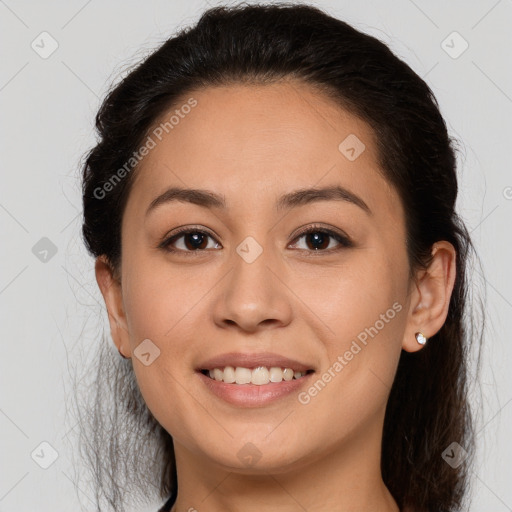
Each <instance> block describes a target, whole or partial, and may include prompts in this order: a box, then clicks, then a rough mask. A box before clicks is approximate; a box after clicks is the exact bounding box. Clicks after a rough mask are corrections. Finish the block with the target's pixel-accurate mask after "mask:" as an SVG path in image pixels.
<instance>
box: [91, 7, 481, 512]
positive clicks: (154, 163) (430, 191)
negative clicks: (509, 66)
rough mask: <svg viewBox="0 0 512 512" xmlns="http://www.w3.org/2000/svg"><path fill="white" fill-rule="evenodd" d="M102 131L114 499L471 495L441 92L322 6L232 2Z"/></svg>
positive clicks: (459, 232) (132, 89) (162, 56)
mask: <svg viewBox="0 0 512 512" xmlns="http://www.w3.org/2000/svg"><path fill="white" fill-rule="evenodd" d="M96 124H97V129H98V132H99V141H98V144H97V145H96V146H95V147H94V148H93V149H92V150H91V151H90V153H89V154H88V157H87V160H86V162H85V165H84V170H83V172H84V183H83V202H84V223H83V235H84V239H85V243H86V246H87V248H88V250H89V251H90V253H91V254H92V255H93V256H94V257H95V258H96V265H95V271H96V278H97V282H98V285H99V288H100V290H101V292H102V295H103V298H104V300H105V304H106V307H107V310H108V316H109V322H110V331H111V335H112V339H113V341H114V344H115V347H116V348H117V350H118V351H119V353H120V354H121V356H123V358H125V359H121V360H120V361H119V362H115V363H112V364H111V366H109V363H108V359H105V357H107V356H106V355H105V354H106V352H103V353H102V357H101V364H100V369H99V373H98V378H99V382H100V387H101V383H103V384H107V385H108V386H110V391H111V392H112V396H113V404H112V406H113V408H114V409H113V412H112V411H108V410H106V408H105V407H102V405H101V404H103V403H104V401H105V400H106V399H107V396H106V394H105V392H98V396H97V402H96V408H95V411H96V414H95V415H94V416H93V427H94V435H93V437H92V438H90V440H89V444H88V445H87V446H90V444H91V442H92V445H93V448H94V449H93V450H92V453H91V450H89V457H91V460H92V462H93V463H94V469H95V473H96V477H97V480H98V497H100V496H103V498H104V499H106V500H107V501H108V502H109V504H110V505H111V507H112V509H113V510H124V508H123V503H124V501H125V500H126V499H127V496H126V493H127V491H126V489H125V488H124V487H128V486H129V485H132V484H133V482H134V481H135V479H136V478H137V481H138V482H142V483H139V484H138V485H139V488H140V489H142V488H143V487H144V484H145V483H146V484H147V485H151V484H153V485H157V486H158V491H159V496H160V497H161V498H162V499H164V498H165V499H167V501H166V503H165V505H164V506H163V507H162V508H161V509H160V510H161V511H169V510H171V511H172V512H175V511H178V510H179V511H182V510H190V511H192V510H198V511H200V512H202V511H221V510H222V511H229V510H244V511H252V510H258V511H264V510H272V511H295V510H308V511H326V510H329V511H347V510H353V511H356V510H357V511H382V512H396V511H399V510H400V511H405V510H407V511H414V512H418V511H436V512H438V511H452V510H457V509H459V508H460V507H461V506H462V505H463V504H464V503H465V502H464V500H465V497H466V491H467V484H468V474H469V471H470V461H471V455H472V454H473V438H472V436H471V432H472V430H471V429H472V415H471V412H470V407H469V404H468V400H467V375H466V374H467V361H466V354H467V351H468V347H469V345H470V343H471V338H472V334H471V332H470V331H469V329H468V325H466V324H465V323H464V315H465V312H466V311H467V304H466V293H467V281H466V261H467V259H468V254H469V253H468V251H469V250H470V249H471V247H472V246H471V240H470V237H469V235H468V232H467V230H466V228H465V226H464V224H463V222H462V221H461V220H460V218H459V217H458V215H457V213H456V212H455V201H456V197H457V177H456V168H455V156H454V150H453V148H452V144H451V141H450V138H449V136H448V134H447V130H446V126H445V122H444V120H443V118H442V116H441V114H440V112H439V109H438V106H437V103H436V100H435V98H434V96H433V94H432V92H431V91H430V89H429V88H428V86H427V85H426V84H425V82H423V80H421V79H420V78H419V77H418V76H417V75H416V74H415V73H414V72H413V71H412V70H411V69H410V68H409V67H408V66H407V65H406V64H405V63H404V62H402V61H401V60H399V59H398V58H397V57H396V56H394V55H393V54H392V52H391V51H390V50H389V49H388V48H387V47H386V46H385V45H384V44H383V43H381V42H379V41H378V40H376V39H375V38H373V37H370V36H368V35H365V34H363V33H361V32H358V31H356V30H355V29H354V28H352V27H350V26H349V25H347V24H346V23H344V22H342V21H339V20H337V19H334V18H332V17H330V16H329V15H327V14H326V13H324V12H322V11H321V10H319V9H318V8H315V7H312V6H308V5H305V4H302V5H298V4H293V5H288V4H281V5H275V6H263V5H259V6H258V5H252V6H243V5H241V6H237V7H231V8H225V7H217V8H213V9H210V10H208V11H206V12H205V13H204V14H203V16H202V17H201V19H200V20H199V22H198V23H197V24H196V25H195V26H194V27H192V28H190V29H187V30H182V31H181V32H180V33H179V34H178V35H176V36H175V37H172V38H170V39H169V40H168V41H166V42H165V43H164V44H163V45H162V46H161V47H160V48H159V49H158V50H157V51H155V52H154V53H153V54H152V55H150V56H149V57H148V58H147V59H146V60H145V61H144V62H142V63H141V64H140V65H139V66H138V67H137V68H136V69H134V70H133V71H131V72H130V73H129V74H128V75H127V76H126V77H125V78H124V80H123V81H122V82H121V83H120V84H119V85H117V86H116V87H115V88H114V89H113V90H112V91H111V92H110V93H109V94H108V96H107V98H106V99H105V101H104V103H103V105H102V107H101V109H100V111H99V113H98V116H97V121H96ZM107 416H108V417H109V418H110V417H113V418H114V419H113V421H112V425H113V427H114V428H112V425H110V427H111V430H110V431H108V430H107V429H108V427H107V425H109V423H108V420H107V419H106V417H107ZM84 435H86V437H87V433H85V434H84ZM91 439H92V441H91ZM105 443H106V444H105ZM123 443H125V444H123ZM105 447H106V448H107V449H108V450H109V451H108V455H105V456H104V457H103V458H102V457H101V456H98V454H99V453H103V452H102V450H105V449H106V448H105ZM123 479H124V480H123ZM144 479H145V480H144ZM121 480H123V484H124V483H125V482H127V483H126V485H125V486H124V487H123V485H122V484H121V483H120V482H121ZM145 491H146V493H147V494H149V490H148V489H147V488H146V489H145ZM98 499H100V498H98ZM164 501H165V500H164Z"/></svg>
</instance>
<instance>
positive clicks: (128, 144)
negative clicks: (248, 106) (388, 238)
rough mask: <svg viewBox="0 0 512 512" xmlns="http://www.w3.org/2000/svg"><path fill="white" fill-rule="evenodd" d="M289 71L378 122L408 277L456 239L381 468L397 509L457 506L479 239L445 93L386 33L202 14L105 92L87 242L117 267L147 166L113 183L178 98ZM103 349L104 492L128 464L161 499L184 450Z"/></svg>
mask: <svg viewBox="0 0 512 512" xmlns="http://www.w3.org/2000/svg"><path fill="white" fill-rule="evenodd" d="M281 79H295V80H299V81H302V82H305V83H307V84H309V85H310V86H311V87H314V88H316V89H317V90H318V91H321V92H323V93H324V94H326V95H328V96H329V97H330V98H332V99H333V100H334V101H336V102H337V103H338V104H339V105H340V106H341V107H342V108H344V109H347V110H349V111H350V112H351V113H353V114H355V115H357V116H358V117H359V118H361V119H363V120H364V121H366V122H367V123H368V124H369V125H370V126H371V127H372V129H373V131H374V133H375V139H376V141H377V146H378V152H379V158H380V162H379V164H380V168H381V171H382V173H383V175H384V176H385V177H386V179H387V180H388V181H389V182H390V183H391V184H392V185H393V186H394V187H395V188H396V190H397V191H398V194H399V196H400V198H401V201H402V203H403V207H404V210H405V221H406V229H407V240H406V245H407V251H408V256H409V262H410V275H411V277H412V276H413V275H414V273H415V271H416V270H418V269H421V268H426V267H427V266H428V264H429V261H430V254H431V248H432V245H433V244H434V243H435V242H436V241H439V240H447V241H448V242H450V243H451V244H453V246H454V247H455V249H456V251H457V257H456V281H455V286H454V290H453V294H452V297H451V301H450V306H449V312H448V317H447V319H446V322H445V324H444V325H443V327H442V328H441V330H440V331H439V332H438V333H437V334H436V335H435V336H433V337H432V338H431V339H430V340H429V342H428V343H427V345H426V346H425V347H424V348H423V349H422V350H420V351H418V352H416V353H407V352H405V351H402V354H401V358H400V361H399V366H398V370H397V374H396V378H395V380H394V383H393V387H392V390H391V393H390V397H389V402H388V404H387V411H386V416H385V422H384V432H383V445H382V468H381V469H382V475H383V479H384V482H385V484H386V486H387V487H388V488H389V490H390V492H391V493H392V494H393V496H394V498H395V499H396V501H397V503H398V504H399V506H400V507H401V508H403V507H406V506H407V507H412V508H413V510H415V511H436V512H448V511H454V510H458V509H459V508H460V507H461V506H462V504H463V501H464V497H465V494H466V490H467V487H468V476H469V473H470V467H471V461H472V455H473V451H474V439H473V437H474V436H473V419H472V413H471V411H470V404H469V402H468V384H469V381H468V357H469V351H470V347H471V345H472V343H474V342H477V343H478V344H479V343H480V341H481V335H480V336H479V335H478V334H476V335H475V333H474V329H473V324H472V322H471V318H470V317H471V313H469V307H468V304H467V302H468V298H469V297H468V282H467V268H466V264H467V262H468V260H469V253H470V251H474V249H473V247H472V243H471V239H470V236H469V233H468V231H467V229H466V227H465V225H464V223H463V221H462V220H461V219H460V218H459V216H458V215H457V213H456V211H455V202H456V198H457V188H458V186H457V175H456V159H455V152H454V147H453V146H454V144H453V141H452V140H451V139H450V137H449V135H448V133H447V128H446V125H445V122H444V120H443V118H442V116H441V114H440V112H439V108H438V104H437V102H436V99H435V98H434V95H433V93H432V91H431V90H430V88H429V87H428V85H427V84H426V83H425V82H424V81H423V80H422V79H421V78H420V77H419V76H418V75H417V74H416V73H414V72H413V71H412V69H411V68H410V67H409V66H408V65H406V64H405V63H404V62H403V61H402V60H400V59H399V58H397V57H396V56H395V55H394V54H393V53H392V52H391V51H390V49H389V48H388V47H387V46H386V45H385V44H383V43H382V42H380V41H379V40H377V39H376V38H374V37H371V36H369V35H366V34H364V33H362V32H359V31H358V30H356V29H354V28H353V27H351V26H350V25H348V24H347V23H344V22H343V21H340V20H338V19H336V18H334V17H331V16H330V15H328V14H326V13H325V12H323V11H321V10H320V9H318V8H316V7H313V6H310V5H306V4H297V3H294V4H280V5H264V4H260V5H254V4H252V5H244V4H240V5H237V6H232V7H215V8H212V9H209V10H207V11H206V12H204V13H203V14H202V16H201V18H200V19H199V21H198V23H197V24H196V25H195V26H193V27H191V28H187V29H183V30H181V31H180V32H179V33H178V34H176V35H175V36H174V37H171V38H170V39H168V40H167V41H165V42H164V43H163V44H162V45H161V46H160V47H159V48H158V49H157V50H156V51H154V52H153V53H152V54H151V55H150V56H149V57H147V58H145V60H144V61H143V62H142V63H140V64H139V65H138V66H137V67H135V68H134V69H133V70H132V71H131V72H130V73H129V74H128V75H127V76H126V77H125V78H124V79H123V80H122V81H121V82H120V83H119V84H117V85H116V86H115V87H114V88H113V89H112V90H111V91H110V92H109V94H108V95H107V97H106V98H105V100H104V102H103V104H102V106H101V108H100V110H99V112H98V114H97V117H96V128H97V132H98V135H99V140H98V142H97V144H96V146H95V147H94V148H93V149H92V150H91V151H90V152H89V153H88V155H87V158H86V161H85V164H84V167H83V208H84V221H83V237H84V240H85V244H86V247H87V249H88V250H89V252H90V253H91V254H92V255H94V256H99V255H106V257H107V259H108V261H109V262H110V263H111V265H112V268H113V269H114V270H115V271H117V272H119V271H120V263H121V249H122V247H121V219H122V216H123V210H124V206H125V204H126V200H127V197H128V194H129V193H130V187H131V184H132V183H133V178H134V175H135V173H136V171H137V170H138V166H137V165H133V166H132V167H133V168H130V169H129V172H126V173H122V179H120V180H118V182H116V184H115V186H113V187H108V191H107V192H105V190H106V188H105V187H104V185H105V183H107V182H109V180H111V178H112V176H113V175H115V174H116V173H118V170H119V169H121V168H123V166H125V167H124V168H125V170H126V162H128V161H130V158H131V157H132V155H133V154H134V152H136V151H137V150H138V148H139V147H140V146H141V144H143V143H144V140H145V139H146V137H147V136H148V133H150V130H151V128H152V127H153V126H154V125H155V123H156V122H157V120H159V119H160V118H161V116H162V115H163V114H165V113H166V112H168V111H169V109H170V108H172V107H174V106H176V105H178V104H179V103H178V100H180V99H182V98H184V97H186V95H187V94H189V93H190V91H193V90H198V89H201V88H205V87H208V86H211V85H229V84H232V83H242V82H243V83H254V84H262V83H269V84H270V83H274V82H276V81H278V80H281ZM118 176H119V173H118ZM100 189H101V190H102V191H103V192H101V194H100V193H98V190H100ZM104 192H105V193H104ZM103 345H105V343H104V344H103ZM102 350H103V352H102V355H101V357H100V359H99V362H98V369H97V372H98V373H97V382H98V391H97V394H96V395H95V397H94V404H93V407H94V409H93V414H92V415H91V416H89V417H88V419H89V420H91V421H92V423H91V425H90V430H91V431H94V435H92V436H90V437H89V438H87V439H88V441H87V443H86V446H87V450H86V451H87V456H88V457H89V458H90V461H91V463H92V465H93V466H94V471H95V475H96V479H97V483H98V494H97V498H98V500H99V498H100V495H103V497H104V498H106V499H107V501H108V502H109V503H110V505H111V506H112V508H113V509H114V510H122V507H121V505H120V503H121V501H122V499H123V498H122V494H123V493H122V492H121V484H120V483H119V479H121V477H122V476H123V475H124V477H123V478H124V480H123V482H125V481H127V484H126V485H127V486H128V485H139V487H143V485H148V484H150V482H151V481H158V482H159V486H158V492H159V496H160V497H162V498H164V497H166V496H167V495H168V494H169V493H170V492H171V491H172V490H173V489H175V486H176V472H175V462H174V451H173V445H172V438H171V436H170V435H169V434H168V433H167V432H166V431H165V430H164V429H163V428H162V427H161V426H160V425H159V424H158V422H157V421H156V420H155V419H154V418H153V416H152V415H151V413H150V412H149V411H148V410H147V407H146V406H145V404H144V401H143V400H142V398H141V396H140V393H139V391H138V388H137V385H136V383H135V379H134V376H133V371H132V369H131V363H130V362H129V361H123V360H118V359H115V360H114V359H110V360H109V359H108V357H107V355H106V354H107V351H106V349H105V348H104V347H103V348H102ZM116 355H117V354H116ZM108 361H110V363H109V362H108ZM101 386H103V388H101ZM105 387H106V388H107V389H106V390H105V389H104V388H105ZM109 393H110V396H114V399H113V400H112V403H111V404H110V406H109V408H108V409H107V408H105V407H103V406H102V405H101V404H102V403H104V401H105V400H106V395H107V394H109ZM107 416H108V418H109V419H110V420H111V423H109V424H108V425H109V426H108V427H107V419H106V417H107ZM112 418H113V419H112ZM121 418H122V421H121ZM129 429H131V430H133V432H130V433H129V435H128V434H127V432H128V430H129ZM127 436H128V437H127ZM130 436H131V437H130ZM136 437H137V438H136ZM130 439H131V441H130ZM454 441H455V442H457V443H459V444H460V445H461V446H462V447H463V448H464V449H465V450H466V452H467V453H468V457H467V458H466V459H465V461H464V463H462V464H461V465H459V466H458V467H455V468H454V467H452V466H451V465H449V464H448V463H447V462H446V461H445V460H444V458H443V456H442V454H443V452H444V450H445V449H446V448H447V447H448V446H449V445H450V444H451V443H452V442H454ZM122 443H124V444H122ZM106 450H108V451H107V452H106ZM105 452H106V453H105ZM120 452H122V453H120ZM130 457H132V458H131V459H130ZM135 463H136V464H135ZM143 472H145V476H142V475H141V473H143ZM128 474H131V475H132V477H133V478H132V477H127V475H128ZM130 478H132V479H135V478H137V479H138V482H139V483H138V484H136V483H135V482H134V481H130ZM144 478H146V480H144ZM123 491H126V489H124V490H123ZM146 491H147V489H146Z"/></svg>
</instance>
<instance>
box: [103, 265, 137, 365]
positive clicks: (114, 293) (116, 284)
mask: <svg viewBox="0 0 512 512" xmlns="http://www.w3.org/2000/svg"><path fill="white" fill-rule="evenodd" d="M94 270H95V274H96V282H97V283H98V286H99V288H100V291H101V294H102V296H103V300H104V301H105V306H106V308H107V313H108V321H109V324H110V333H111V335H112V339H113V341H114V344H115V345H116V347H117V349H118V351H119V353H120V354H121V356H123V357H124V358H128V357H130V356H131V350H130V343H129V337H128V329H127V323H126V315H125V311H124V306H123V296H122V289H121V282H120V280H119V279H116V277H115V276H114V271H113V269H112V266H111V265H110V263H109V262H108V261H107V259H106V257H105V256H104V255H102V256H99V257H98V258H97V259H96V263H95V266H94Z"/></svg>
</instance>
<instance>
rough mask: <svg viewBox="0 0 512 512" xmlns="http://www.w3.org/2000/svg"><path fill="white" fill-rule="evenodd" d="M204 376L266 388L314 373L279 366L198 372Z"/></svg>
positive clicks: (227, 368)
mask: <svg viewBox="0 0 512 512" xmlns="http://www.w3.org/2000/svg"><path fill="white" fill-rule="evenodd" d="M198 371H199V372H200V373H202V374H203V375H204V376H206V377H208V378H209V379H211V380H215V381H217V382H224V383H225V384H233V385H238V386H243V385H247V384H252V385H256V386H264V385H266V384H271V383H276V384H279V383H280V382H283V381H285V382H289V381H292V380H300V379H303V378H304V377H305V376H306V375H309V374H311V373H314V370H313V369H308V370H305V371H300V370H298V369H293V368H287V367H279V366H270V367H267V366H256V367H254V368H248V367H243V366H236V367H234V366H224V367H217V368H211V369H208V368H203V369H201V370H198Z"/></svg>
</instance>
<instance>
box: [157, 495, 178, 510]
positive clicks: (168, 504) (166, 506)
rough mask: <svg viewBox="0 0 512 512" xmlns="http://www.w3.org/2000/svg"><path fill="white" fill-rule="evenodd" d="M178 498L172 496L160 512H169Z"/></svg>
mask: <svg viewBox="0 0 512 512" xmlns="http://www.w3.org/2000/svg"><path fill="white" fill-rule="evenodd" d="M176 497H177V495H176V494H171V495H170V496H169V499H168V500H167V501H166V502H165V504H164V506H163V507H162V508H160V509H159V510H158V512H169V511H170V510H171V507H172V506H173V505H174V502H175V501H176Z"/></svg>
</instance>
